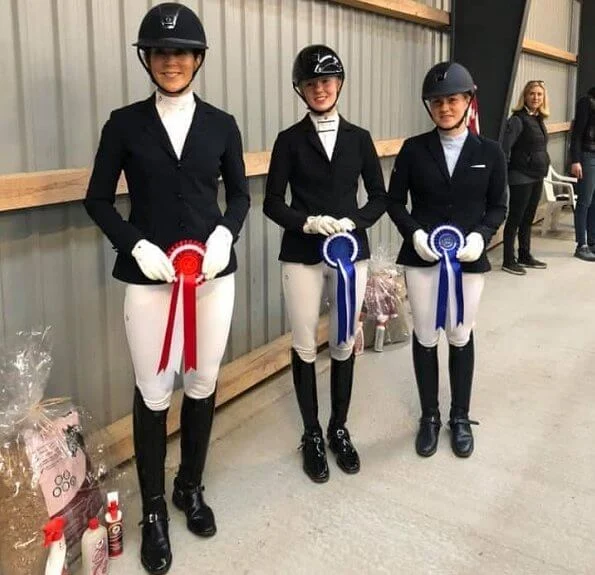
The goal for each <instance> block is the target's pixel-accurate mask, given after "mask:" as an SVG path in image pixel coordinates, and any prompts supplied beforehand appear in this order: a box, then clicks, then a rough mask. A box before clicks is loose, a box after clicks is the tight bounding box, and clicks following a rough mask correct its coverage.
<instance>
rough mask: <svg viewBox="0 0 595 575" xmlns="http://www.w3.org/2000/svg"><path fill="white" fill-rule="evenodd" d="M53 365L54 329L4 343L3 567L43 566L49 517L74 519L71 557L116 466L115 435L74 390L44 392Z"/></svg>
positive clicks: (0, 381) (13, 570)
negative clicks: (112, 459) (54, 394)
mask: <svg viewBox="0 0 595 575" xmlns="http://www.w3.org/2000/svg"><path fill="white" fill-rule="evenodd" d="M51 367H52V357H51V342H50V329H49V328H46V329H44V330H38V331H31V332H22V333H19V334H17V336H16V337H15V338H13V340H11V341H10V342H9V343H7V344H6V345H5V346H3V347H1V348H0V508H1V509H2V510H3V513H4V515H5V517H6V518H8V519H7V521H6V525H7V526H8V527H7V529H6V530H5V532H4V534H3V536H2V537H1V538H0V572H4V573H10V574H11V575H25V574H26V575H36V574H37V573H43V565H44V562H45V557H46V554H47V552H46V550H45V549H44V547H43V534H42V528H43V525H44V524H45V523H46V522H47V520H48V519H49V518H50V517H55V516H58V515H61V516H63V517H64V518H65V519H66V530H65V536H66V542H67V545H68V547H69V549H70V552H69V559H70V560H72V559H73V558H74V557H76V556H77V554H78V549H77V546H78V544H79V542H80V539H81V536H82V533H83V531H84V529H85V528H86V525H87V521H88V519H89V518H90V517H93V516H95V515H97V514H99V512H100V511H101V508H102V499H103V498H102V492H101V489H100V486H101V483H102V481H103V479H104V478H105V476H106V474H107V470H108V469H109V468H110V465H109V460H108V459H109V458H108V452H107V448H106V445H107V443H106V440H107V437H106V436H105V435H104V433H103V432H102V431H100V430H99V429H98V428H97V427H96V426H95V423H94V420H93V418H92V417H91V415H90V413H88V412H87V411H85V410H84V409H82V408H81V407H77V406H75V405H74V404H73V403H72V402H71V401H70V400H69V399H68V398H52V399H46V400H44V399H43V396H44V393H45V388H46V385H47V381H48V378H49V375H50V371H51Z"/></svg>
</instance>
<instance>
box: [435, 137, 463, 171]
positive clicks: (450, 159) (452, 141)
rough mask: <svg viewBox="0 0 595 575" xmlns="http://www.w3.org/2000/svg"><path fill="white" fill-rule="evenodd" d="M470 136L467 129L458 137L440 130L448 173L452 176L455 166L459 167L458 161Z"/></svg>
mask: <svg viewBox="0 0 595 575" xmlns="http://www.w3.org/2000/svg"><path fill="white" fill-rule="evenodd" d="M468 134H469V130H468V129H467V128H465V131H464V132H461V133H460V134H459V135H457V136H449V135H448V132H443V131H442V130H440V129H439V130H438V135H439V136H440V143H441V144H442V149H443V150H444V159H445V160H446V166H447V167H448V173H449V175H451V176H452V173H453V172H454V169H455V166H456V165H457V161H458V160H459V156H460V155H461V150H462V149H463V145H464V144H465V140H466V139H467V135H468Z"/></svg>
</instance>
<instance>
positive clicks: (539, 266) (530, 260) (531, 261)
mask: <svg viewBox="0 0 595 575" xmlns="http://www.w3.org/2000/svg"><path fill="white" fill-rule="evenodd" d="M518 264H519V265H520V266H522V267H524V268H533V269H536V270H544V269H545V268H547V264H546V263H545V262H540V261H539V260H536V259H535V258H534V257H533V256H532V255H528V256H526V257H523V258H521V257H519V259H518Z"/></svg>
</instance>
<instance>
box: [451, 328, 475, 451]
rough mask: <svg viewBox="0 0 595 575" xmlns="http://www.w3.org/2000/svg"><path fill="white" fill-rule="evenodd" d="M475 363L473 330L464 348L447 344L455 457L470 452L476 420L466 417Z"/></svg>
mask: <svg viewBox="0 0 595 575" xmlns="http://www.w3.org/2000/svg"><path fill="white" fill-rule="evenodd" d="M474 362H475V352H474V347H473V333H471V337H470V338H469V341H468V342H467V343H466V345H464V346H463V347H456V346H454V345H451V346H449V355H448V370H449V373H450V391H451V407H450V420H449V425H450V431H451V435H450V445H451V447H452V450H453V452H454V454H455V455H457V456H458V457H469V456H470V455H471V454H472V453H473V433H472V431H471V425H478V422H477V421H472V420H471V419H469V403H470V401H471V385H472V383H473V366H474Z"/></svg>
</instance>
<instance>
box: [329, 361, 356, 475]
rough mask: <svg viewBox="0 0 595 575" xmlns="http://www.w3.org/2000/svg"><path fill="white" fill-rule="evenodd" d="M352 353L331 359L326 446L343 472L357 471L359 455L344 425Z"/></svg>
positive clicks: (349, 390) (349, 388) (351, 386)
mask: <svg viewBox="0 0 595 575" xmlns="http://www.w3.org/2000/svg"><path fill="white" fill-rule="evenodd" d="M354 361H355V356H354V355H353V353H352V354H351V356H349V358H348V359H346V360H345V361H339V360H336V359H331V406H332V407H331V418H330V421H329V424H328V431H327V436H328V446H329V448H330V450H331V451H332V452H333V453H334V454H335V455H336V456H337V465H338V466H339V467H340V468H341V469H342V470H343V471H344V472H345V473H357V472H358V471H359V468H360V461H359V455H358V454H357V451H356V450H355V447H353V444H352V443H351V438H350V437H349V431H347V428H346V427H345V422H346V421H347V412H348V411H349V404H350V402H351V389H352V388H353V364H354Z"/></svg>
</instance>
